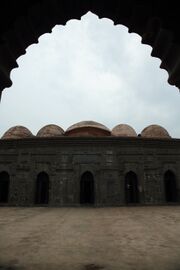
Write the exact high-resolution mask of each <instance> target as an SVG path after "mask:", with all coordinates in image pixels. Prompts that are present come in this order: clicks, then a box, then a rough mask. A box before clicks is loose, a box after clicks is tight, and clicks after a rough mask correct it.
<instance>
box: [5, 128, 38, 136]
mask: <svg viewBox="0 0 180 270" xmlns="http://www.w3.org/2000/svg"><path fill="white" fill-rule="evenodd" d="M30 137H33V134H32V133H31V131H30V130H29V129H27V128H26V127H23V126H15V127H11V128H10V129H8V130H7V131H6V132H5V133H4V135H3V136H2V139H23V138H30Z"/></svg>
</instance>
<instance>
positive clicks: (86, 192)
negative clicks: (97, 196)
mask: <svg viewBox="0 0 180 270" xmlns="http://www.w3.org/2000/svg"><path fill="white" fill-rule="evenodd" d="M80 203H81V204H94V176H93V174H92V173H91V172H89V171H86V172H84V173H83V174H82V176H81V180H80Z"/></svg>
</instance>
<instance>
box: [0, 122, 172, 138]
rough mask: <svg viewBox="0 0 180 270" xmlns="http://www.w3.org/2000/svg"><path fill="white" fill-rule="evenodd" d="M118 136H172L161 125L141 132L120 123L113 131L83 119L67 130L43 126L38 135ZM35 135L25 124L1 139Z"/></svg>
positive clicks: (5, 134) (53, 126)
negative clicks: (138, 132)
mask: <svg viewBox="0 0 180 270" xmlns="http://www.w3.org/2000/svg"><path fill="white" fill-rule="evenodd" d="M64 135H65V136H76V137H78V136H94V137H97V136H117V137H137V136H141V137H147V138H170V135H169V133H168V132H167V130H166V129H164V128H163V127H161V126H159V125H150V126H148V127H146V128H144V129H143V130H142V132H141V134H139V135H137V133H136V131H135V130H134V129H133V128H132V127H131V126H129V125H126V124H119V125H117V126H115V127H114V128H113V129H112V131H111V130H110V129H108V128H107V127H106V126H104V125H102V124H100V123H97V122H94V121H82V122H79V123H76V124H74V125H72V126H70V127H69V128H68V129H67V130H66V131H64V130H63V129H62V128H61V127H59V126H57V125H54V124H51V125H47V126H44V127H43V128H41V129H40V130H39V131H38V133H37V135H36V136H37V137H59V136H64ZM30 137H34V135H33V134H32V133H31V131H30V130H29V129H27V128H26V127H23V126H15V127H12V128H10V129H9V130H7V131H6V132H5V133H4V135H3V136H2V138H1V139H21V138H30Z"/></svg>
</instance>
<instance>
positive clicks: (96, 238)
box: [0, 206, 180, 270]
mask: <svg viewBox="0 0 180 270" xmlns="http://www.w3.org/2000/svg"><path fill="white" fill-rule="evenodd" d="M2 269H3V270H5V269H6V270H24V269H27V270H32V269H33V270H36V269H38V270H46V269H48V270H57V269H58V270H71V269H73V270H76V269H77V270H98V269H102V270H108V269H109V270H110V269H115V270H116V269H117V270H126V269H127V270H153V269H156V270H179V269H180V206H158V207H155V206H153V207H149V206H144V207H108V208H46V207H44V208H43V207H38V208H35V207H34V208H25V207H19V208H16V207H1V208H0V270H2Z"/></svg>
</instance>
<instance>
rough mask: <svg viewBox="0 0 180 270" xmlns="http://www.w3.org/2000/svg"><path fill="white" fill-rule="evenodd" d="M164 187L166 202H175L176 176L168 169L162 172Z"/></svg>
mask: <svg viewBox="0 0 180 270" xmlns="http://www.w3.org/2000/svg"><path fill="white" fill-rule="evenodd" d="M164 187H165V199H166V202H177V186H176V178H175V175H174V173H173V172H172V171H170V170H168V171H167V172H166V173H165V174H164Z"/></svg>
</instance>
